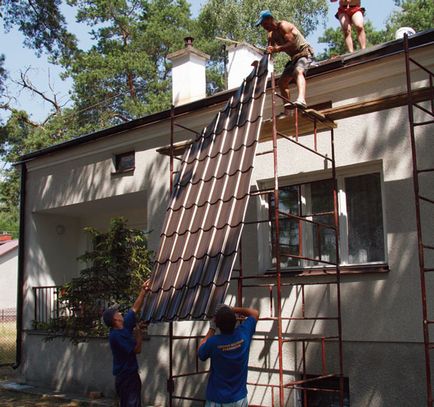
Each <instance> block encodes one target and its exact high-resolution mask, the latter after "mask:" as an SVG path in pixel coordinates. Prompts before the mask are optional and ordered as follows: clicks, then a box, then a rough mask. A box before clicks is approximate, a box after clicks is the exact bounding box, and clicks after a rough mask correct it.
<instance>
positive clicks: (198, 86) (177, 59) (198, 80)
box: [167, 37, 210, 106]
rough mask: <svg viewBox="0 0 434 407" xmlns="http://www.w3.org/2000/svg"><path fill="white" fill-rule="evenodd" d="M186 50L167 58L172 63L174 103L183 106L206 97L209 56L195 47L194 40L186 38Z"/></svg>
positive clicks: (176, 52)
mask: <svg viewBox="0 0 434 407" xmlns="http://www.w3.org/2000/svg"><path fill="white" fill-rule="evenodd" d="M184 41H185V48H184V49H181V50H179V51H175V52H172V53H171V54H169V55H168V56H167V58H168V59H169V60H171V61H172V64H173V65H172V103H173V105H175V106H179V105H183V104H186V103H189V102H193V101H195V100H199V99H202V98H204V97H205V96H206V77H205V65H206V61H208V60H209V58H210V57H209V55H207V54H205V53H203V52H201V51H199V50H198V49H196V48H194V47H193V38H192V37H186V38H184Z"/></svg>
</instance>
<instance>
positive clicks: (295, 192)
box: [269, 186, 300, 268]
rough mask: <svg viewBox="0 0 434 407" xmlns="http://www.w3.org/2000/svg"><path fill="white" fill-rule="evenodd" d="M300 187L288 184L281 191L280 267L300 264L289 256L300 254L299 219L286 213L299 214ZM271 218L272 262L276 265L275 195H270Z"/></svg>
mask: <svg viewBox="0 0 434 407" xmlns="http://www.w3.org/2000/svg"><path fill="white" fill-rule="evenodd" d="M299 201H300V200H299V187H298V186H288V187H284V188H281V189H280V191H279V212H280V213H279V249H280V267H281V268H288V267H294V266H299V260H298V259H294V258H292V257H289V256H290V255H299V230H298V221H297V220H294V219H289V218H288V217H286V216H285V213H289V214H293V215H298V214H299V213H300V208H299ZM269 203H270V219H271V242H272V250H273V259H272V264H273V265H274V266H275V265H276V244H275V243H276V232H275V227H274V195H273V194H270V195H269Z"/></svg>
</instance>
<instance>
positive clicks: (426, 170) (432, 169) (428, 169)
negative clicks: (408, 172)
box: [417, 168, 434, 174]
mask: <svg viewBox="0 0 434 407" xmlns="http://www.w3.org/2000/svg"><path fill="white" fill-rule="evenodd" d="M432 171H434V168H424V169H423V170H417V172H418V173H419V174H421V173H423V172H432Z"/></svg>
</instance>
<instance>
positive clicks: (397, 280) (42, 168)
mask: <svg viewBox="0 0 434 407" xmlns="http://www.w3.org/2000/svg"><path fill="white" fill-rule="evenodd" d="M415 54H417V55H416V56H417V57H418V58H419V59H420V60H422V61H424V63H425V64H427V65H428V66H431V67H432V66H433V65H434V53H433V52H432V47H431V48H430V49H428V50H427V49H421V50H418V51H415ZM404 78H405V76H404V62H403V59H402V56H392V57H389V58H385V59H384V60H379V61H377V62H372V63H369V64H365V65H360V66H357V67H354V68H346V69H344V70H342V71H340V72H338V73H336V72H335V73H332V74H327V75H323V76H319V77H315V78H312V79H309V81H308V102H309V103H310V104H316V103H320V102H325V101H329V100H331V101H332V102H333V106H339V105H346V104H349V103H354V102H356V101H363V100H369V99H375V98H379V97H381V96H385V95H392V94H395V93H401V92H404V91H405V81H404ZM424 84H425V82H424V81H423V79H422V78H421V77H420V78H419V77H416V81H415V85H416V86H424ZM292 91H294V90H292ZM216 108H217V107H215V108H213V109H209V110H207V111H198V112H196V113H194V114H191V115H188V116H184V117H182V118H181V119H180V120H181V121H182V123H183V124H185V125H187V126H189V127H193V128H195V129H199V128H201V127H202V126H204V125H206V124H207V123H208V122H209V120H210V119H211V118H212V117H213V114H214V112H215V111H216ZM269 115H270V103H269V101H268V102H267V106H266V110H265V113H264V117H268V116H269ZM337 124H338V128H337V129H336V131H335V146H336V160H337V166H338V175H339V174H344V173H350V174H357V173H359V172H360V171H364V170H366V169H367V168H375V169H376V170H378V171H379V172H380V173H381V176H382V198H383V202H382V203H383V214H384V228H385V234H386V248H387V263H388V265H389V268H390V271H389V272H387V273H378V274H357V275H344V276H343V277H342V284H341V296H342V318H343V319H342V326H343V337H344V373H345V375H346V376H348V377H349V378H350V391H351V406H357V407H365V406H370V407H371V406H372V407H383V406H409V407H410V406H416V405H423V404H424V401H423V400H424V395H425V387H424V379H423V377H424V371H423V363H424V362H423V347H422V329H421V326H422V316H421V305H420V304H421V301H420V286H419V277H418V269H417V267H418V266H417V250H416V225H415V210H414V197H413V189H412V188H413V186H412V172H411V171H412V170H411V149H410V144H409V137H408V120H407V110H406V107H397V108H393V109H387V110H383V111H380V112H375V113H370V114H365V115H360V116H356V117H352V118H348V119H343V120H339V121H338V122H337ZM169 131H170V126H169V122H168V121H167V122H165V123H158V124H155V125H149V126H146V127H143V128H139V129H135V130H132V131H130V132H128V133H123V134H120V135H118V136H116V137H110V138H106V139H103V140H100V141H97V142H94V143H91V144H86V145H82V146H79V147H75V148H73V149H70V151H65V152H59V153H56V154H54V155H52V156H45V157H41V158H39V159H37V160H34V161H33V162H30V163H29V166H28V171H29V172H28V182H27V196H28V200H27V203H26V222H27V226H28V227H27V232H26V242H32V244H31V245H30V244H29V245H27V248H26V259H25V286H24V290H25V307H24V319H25V327H26V328H30V326H31V319H32V315H33V311H32V310H33V298H32V293H31V287H32V286H34V285H45V284H60V283H63V282H65V280H68V279H69V278H70V277H71V276H73V275H75V273H77V272H78V266H77V263H76V261H75V260H74V259H75V258H76V256H77V255H78V254H79V253H80V252H82V251H83V248H85V247H86V239H85V237H84V236H83V233H82V231H81V230H82V227H83V226H85V225H92V226H97V227H104V224H107V221H108V219H109V218H110V216H113V215H115V214H116V215H125V216H126V217H128V218H129V220H130V222H131V224H134V225H138V226H139V227H143V228H145V229H146V230H149V231H151V233H150V235H149V236H150V244H151V247H153V248H156V246H157V244H158V236H159V233H160V229H161V225H162V222H163V217H164V212H165V206H166V200H167V193H168V158H167V157H164V156H162V155H160V154H158V153H157V152H156V151H155V150H156V148H158V147H161V146H162V145H165V144H167V143H168V137H169ZM428 135H429V132H428V129H426V130H421V134H419V136H420V137H419V138H420V139H421V141H422V143H425V144H424V148H422V149H421V151H420V153H421V160H422V161H423V162H424V164H427V165H428V164H431V166H432V164H433V154H432V151H434V149H433V148H432V147H434V146H433V145H432V144H430V143H432V142H430V141H428ZM190 137H191V135H190V134H188V133H186V132H182V131H180V130H178V132H177V134H176V139H177V140H181V139H185V138H190ZM327 137H328V136H327V135H326V133H320V134H319V150H320V151H321V152H322V153H327V154H328V155H329V156H330V154H331V151H330V144H329V141H328V139H327ZM303 142H304V143H305V144H307V145H310V146H312V145H313V140H312V137H310V136H305V137H303ZM131 149H134V150H135V151H136V169H135V172H134V174H133V175H130V176H122V177H116V178H113V177H112V176H111V171H112V156H113V154H116V153H121V152H124V151H129V150H131ZM259 149H260V150H262V151H265V150H269V149H270V143H269V142H268V143H262V144H261V145H260V147H259ZM272 168H273V163H272V157H271V156H270V155H268V156H259V157H257V159H256V161H255V171H254V177H253V180H252V187H257V186H262V185H266V184H267V182H269V180H270V179H271V178H272V176H273V173H272ZM329 169H330V168H329V167H328V168H327V167H325V164H324V161H323V160H322V159H321V158H318V159H317V158H312V155H311V154H309V153H306V152H304V151H303V150H300V149H299V148H297V147H294V146H293V145H292V144H289V143H287V142H285V141H283V140H279V174H280V175H281V177H282V179H283V180H287V181H288V182H303V181H307V180H314V179H317V177H318V176H320V175H323V174H324V173H327V171H329ZM324 171H325V172H324ZM428 187H429V185H428ZM262 210H263V209H261V202H260V200H259V199H251V201H250V204H249V208H248V218H249V219H254V218H258V215H260V214H261V211H262ZM58 224H62V225H64V226H65V233H64V234H62V235H61V236H56V235H55V231H56V225H58ZM427 229H428V232H430V233H431V234H432V232H433V231H434V225H427ZM266 234H267V230H266V228H265V229H264V227H263V226H253V227H252V226H249V227H246V228H245V232H244V235H243V240H242V242H243V251H244V253H248V255H247V256H245V257H244V269H245V273H246V274H250V275H258V274H259V275H262V274H263V273H264V272H265V269H266V268H267V263H269V253H267V252H266V249H264V245H265V247H266V242H265V241H266V238H264V235H266ZM264 242H265V243H264ZM284 280H285V281H293V280H292V279H291V278H289V277H285V278H284ZM269 281H270V282H272V281H273V280H272V279H270V280H269ZM309 281H311V282H314V281H318V279H316V280H315V278H310V279H309ZM427 289H428V290H429V291H430V292H432V291H434V286H433V284H432V283H430V285H429V286H428V287H427ZM235 290H236V287H235V286H234V285H232V286H231V288H230V290H229V294H228V302H231V303H232V304H233V303H234V295H235ZM283 293H284V313H286V314H291V313H294V314H293V315H296V313H297V312H299V303H296V299H297V298H299V292H298V291H297V290H296V288H294V287H292V288H290V287H287V288H285V289H284V290H283ZM334 295H335V294H334V292H333V290H332V289H329V288H327V287H326V286H324V285H323V286H320V285H318V286H312V287H307V288H306V291H305V297H306V312H307V313H309V314H310V315H315V316H324V315H333V313H334V312H335V309H336V308H335V306H336V302H335V299H334ZM243 304H244V305H245V306H254V307H259V308H260V309H261V311H262V312H263V314H267V312H268V310H269V307H270V303H269V294H268V290H256V291H254V290H247V289H245V291H244V298H243ZM294 304H295V305H294ZM175 325H176V329H177V330H179V332H180V333H185V334H190V333H192V332H204V329H205V326H206V324H204V323H201V322H196V323H177V324H175ZM284 330H285V332H288V333H290V332H310V333H332V332H336V330H335V329H333V326H332V325H330V323H326V322H324V321H315V322H302V321H297V322H292V323H291V324H290V325H289V326H288V324H287V323H285V324H284ZM257 332H258V335H259V336H265V337H269V336H273V335H275V333H276V326H275V323H273V322H265V321H264V322H260V323H259V324H258V329H257ZM150 333H151V335H152V336H151V340H150V341H149V342H147V343H146V346H145V347H144V349H145V350H144V352H143V355H142V356H141V357H140V363H141V369H142V378H143V380H144V381H145V383H146V384H148V385H149V387H148V388H150V389H151V391H148V392H145V391H144V397H145V400H147V401H149V402H152V403H155V404H160V403H161V404H164V403H165V402H167V398H166V393H165V385H166V382H165V381H166V378H167V377H166V373H165V372H167V368H168V344H167V338H165V336H164V335H165V334H166V333H167V325H166V324H157V325H153V326H151V328H150ZM286 345H288V346H286ZM286 345H285V353H284V363H285V366H286V369H287V370H288V372H287V376H288V377H289V376H291V371H294V370H298V369H299V363H300V348H299V347H297V346H296V345H294V344H286ZM193 348H194V344H191V348H190V351H189V352H190V353H192V352H194V351H193ZM185 352H186V348H185V347H184V346H183V345H182V344H180V343H179V342H178V343H176V344H175V352H174V354H175V364H176V366H180V365H182V367H183V369H180V370H185V368H186V365H188V364H189V363H191V362H192V361H193V358H187V357H186V356H185ZM328 352H329V353H328V360H327V366H328V369H329V371H335V370H336V361H337V357H336V346H334V345H333V344H330V345H328ZM97 354H98V355H99V354H101V355H103V356H101V357H99V356H98V357H97V356H96V355H97ZM308 354H309V355H310V357H309V358H308V370H310V371H314V372H317V371H318V370H319V368H320V359H321V358H320V354H319V348H318V346H317V345H314V344H312V345H310V346H309V348H308ZM48 355H50V357H48ZM51 355H57V356H56V357H53V356H51ZM65 355H67V357H66V356H65ZM88 355H91V356H90V358H91V359H89V358H88ZM92 358H93V359H92ZM23 360H24V362H23V365H22V370H23V373H24V375H25V377H26V379H27V380H28V381H29V382H32V383H41V384H46V385H47V384H49V385H52V386H55V387H57V388H62V389H68V388H71V389H78V390H80V389H81V390H86V389H91V388H92V390H93V389H94V388H97V389H101V390H103V391H104V392H105V393H106V394H109V395H110V394H112V390H113V387H112V377H111V373H110V361H111V356H110V354H109V352H108V348H107V344H106V343H104V342H102V341H95V342H93V341H92V342H91V343H89V344H84V345H79V347H74V346H72V345H69V344H68V343H67V342H61V341H54V342H49V343H44V342H42V340H41V337H40V336H38V335H30V334H27V335H26V337H25V341H24V359H23ZM41 360H44V361H45V360H48V362H44V364H41V363H39V362H40V361H41ZM250 361H251V364H252V366H255V368H253V369H252V370H251V371H250V377H251V379H252V380H256V379H258V378H260V381H261V382H264V381H267V380H270V381H274V380H275V379H276V369H277V368H278V364H277V349H276V344H275V343H274V344H272V345H270V346H269V343H268V342H255V343H254V344H253V346H252V350H251V358H250ZM46 363H48V368H45V366H46ZM42 366H44V368H42ZM433 370H434V367H433ZM84 372H86V373H84ZM178 372H179V371H178ZM199 382H201V381H200V380H193V381H192V380H191V379H190V381H185V383H183V382H182V383H181V384H179V383H180V382H177V383H178V384H177V386H178V387H177V388H179V389H180V391H181V392H184V393H183V394H184V395H192V396H200V395H202V393H201V392H202V391H203V387H201V386H198V383H199ZM144 387H145V388H147V386H146V385H145V386H144ZM250 395H251V397H252V400H253V401H254V403H263V404H267V403H269V398H268V397H269V393H267V394H263V389H261V388H250ZM287 398H288V405H291V404H290V402H289V400H293V399H294V395H293V394H290V392H288V394H287Z"/></svg>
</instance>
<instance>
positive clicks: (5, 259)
mask: <svg viewBox="0 0 434 407" xmlns="http://www.w3.org/2000/svg"><path fill="white" fill-rule="evenodd" d="M17 276H18V240H17V239H12V236H10V235H0V310H4V312H6V309H7V310H8V312H9V313H12V312H13V314H14V315H15V310H16V306H17Z"/></svg>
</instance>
